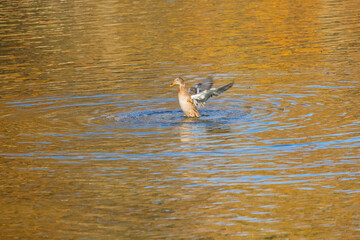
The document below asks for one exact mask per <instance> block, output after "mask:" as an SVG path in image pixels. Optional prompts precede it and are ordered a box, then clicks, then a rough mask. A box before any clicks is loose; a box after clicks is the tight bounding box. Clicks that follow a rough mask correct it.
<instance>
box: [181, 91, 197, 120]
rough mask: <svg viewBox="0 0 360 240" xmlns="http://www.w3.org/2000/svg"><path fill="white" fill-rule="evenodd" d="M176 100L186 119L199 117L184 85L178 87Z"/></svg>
mask: <svg viewBox="0 0 360 240" xmlns="http://www.w3.org/2000/svg"><path fill="white" fill-rule="evenodd" d="M178 98H179V104H180V107H181V109H182V110H183V112H184V113H185V115H186V116H187V117H196V118H198V117H200V113H199V110H198V109H197V108H196V106H195V104H194V100H193V99H192V98H191V95H190V94H189V93H188V92H187V91H186V88H185V84H184V85H179V92H178Z"/></svg>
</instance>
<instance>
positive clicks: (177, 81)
mask: <svg viewBox="0 0 360 240" xmlns="http://www.w3.org/2000/svg"><path fill="white" fill-rule="evenodd" d="M174 85H180V86H181V85H185V82H184V80H183V79H182V78H181V77H178V78H175V80H174V81H173V83H172V84H171V85H170V87H172V86H174Z"/></svg>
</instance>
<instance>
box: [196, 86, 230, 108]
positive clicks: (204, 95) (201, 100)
mask: <svg viewBox="0 0 360 240" xmlns="http://www.w3.org/2000/svg"><path fill="white" fill-rule="evenodd" d="M233 84H234V82H232V83H229V84H226V85H225V86H222V87H219V88H211V89H209V90H204V91H202V92H200V93H198V94H195V95H192V96H191V98H192V99H193V100H194V103H195V105H196V106H197V107H199V106H203V105H204V104H205V102H206V101H207V100H208V99H209V98H211V97H213V96H219V94H220V93H222V92H225V91H226V90H228V89H229V88H231V87H232V85H233Z"/></svg>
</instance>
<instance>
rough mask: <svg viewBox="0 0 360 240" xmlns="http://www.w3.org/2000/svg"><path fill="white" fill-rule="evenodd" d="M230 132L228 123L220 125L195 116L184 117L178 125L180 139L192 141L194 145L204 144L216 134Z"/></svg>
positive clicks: (184, 141)
mask: <svg viewBox="0 0 360 240" xmlns="http://www.w3.org/2000/svg"><path fill="white" fill-rule="evenodd" d="M230 132H231V128H230V126H228V125H225V126H224V125H221V124H218V123H216V122H212V121H210V120H200V119H197V118H184V119H183V120H182V123H181V124H180V125H179V126H178V133H179V136H180V141H181V142H183V143H190V142H191V143H193V144H195V145H201V144H204V142H207V141H212V140H211V139H212V138H216V137H217V136H218V135H223V134H227V133H230Z"/></svg>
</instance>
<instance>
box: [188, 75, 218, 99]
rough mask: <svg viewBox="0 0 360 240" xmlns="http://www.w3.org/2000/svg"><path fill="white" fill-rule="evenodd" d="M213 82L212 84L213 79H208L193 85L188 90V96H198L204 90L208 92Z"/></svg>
mask: <svg viewBox="0 0 360 240" xmlns="http://www.w3.org/2000/svg"><path fill="white" fill-rule="evenodd" d="M213 82H214V80H213V78H212V77H208V78H206V79H205V80H204V81H202V82H201V83H197V84H195V86H193V87H191V88H190V89H189V94H190V95H194V94H199V93H201V92H203V91H206V90H210V89H211V87H212V85H213Z"/></svg>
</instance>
